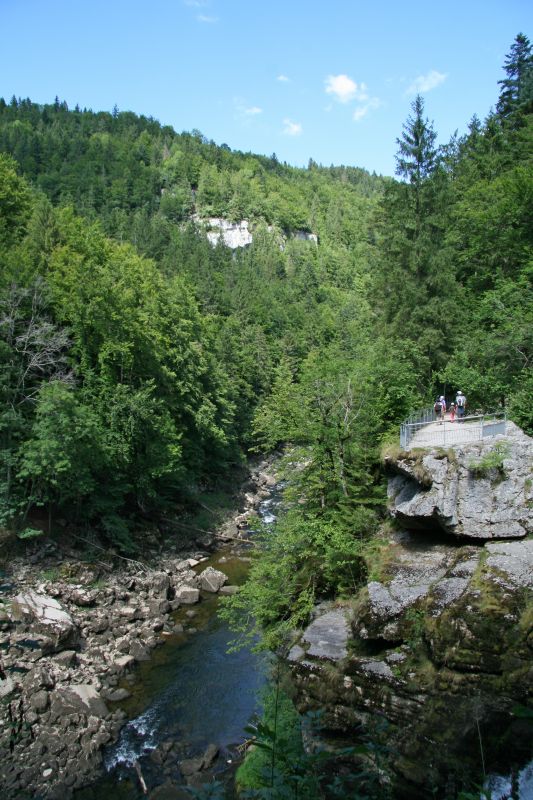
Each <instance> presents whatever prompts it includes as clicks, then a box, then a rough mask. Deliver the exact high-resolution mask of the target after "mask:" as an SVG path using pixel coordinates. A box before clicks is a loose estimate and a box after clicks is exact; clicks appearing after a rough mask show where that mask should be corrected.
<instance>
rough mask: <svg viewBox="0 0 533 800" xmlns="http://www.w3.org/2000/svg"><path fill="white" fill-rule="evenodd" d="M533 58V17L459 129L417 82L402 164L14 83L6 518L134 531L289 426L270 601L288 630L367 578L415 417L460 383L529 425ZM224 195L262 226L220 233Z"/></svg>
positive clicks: (269, 564)
mask: <svg viewBox="0 0 533 800" xmlns="http://www.w3.org/2000/svg"><path fill="white" fill-rule="evenodd" d="M532 64H533V58H532V49H531V45H530V42H529V40H528V39H527V37H526V36H524V35H523V34H519V35H518V36H517V37H516V40H515V42H514V43H513V45H512V47H511V49H510V52H509V55H508V56H507V59H506V62H505V65H504V77H503V79H502V80H501V81H500V87H499V96H498V97H495V99H496V106H495V110H494V111H491V112H490V113H489V114H488V116H487V118H486V119H485V120H484V121H483V122H482V121H480V120H479V119H477V118H475V117H474V118H473V119H472V120H471V122H470V124H469V128H468V133H467V134H466V135H464V136H461V137H459V136H455V137H454V138H453V139H452V140H451V141H450V142H449V143H448V144H447V145H445V146H440V147H438V146H437V145H436V138H437V132H436V131H435V130H434V127H433V124H432V123H431V122H430V120H429V119H428V117H427V116H426V113H427V112H426V109H425V107H424V102H423V100H422V98H421V97H417V98H416V100H415V101H414V103H413V105H412V108H411V112H410V115H409V116H408V118H407V120H406V123H405V125H404V129H403V131H401V132H398V134H399V136H398V140H397V145H398V152H397V175H398V179H397V180H394V179H389V178H382V177H379V176H376V175H370V174H369V173H368V172H366V171H365V170H362V169H357V168H352V167H345V166H341V167H333V166H332V167H322V166H319V165H318V164H316V163H314V162H313V161H310V163H309V165H308V167H307V169H296V168H293V167H290V166H288V165H287V164H282V163H280V162H279V160H278V159H277V158H276V156H275V155H272V156H271V157H270V158H267V157H263V156H257V155H253V154H250V153H241V152H235V151H232V150H231V149H230V148H229V147H228V146H227V145H221V146H218V145H216V144H215V143H214V142H211V141H208V140H206V139H205V137H204V136H203V135H202V134H201V133H199V132H198V131H193V132H192V133H182V134H177V133H175V132H174V131H173V130H172V129H171V128H169V127H165V126H162V125H160V124H159V123H158V122H156V121H155V120H153V119H151V118H146V117H142V116H141V117H139V116H136V115H135V114H133V113H130V112H120V111H119V110H118V109H114V111H113V112H112V113H106V112H100V113H94V112H92V111H89V110H85V109H84V110H81V109H80V108H78V107H76V108H75V109H74V110H69V109H68V108H67V105H66V103H64V102H60V101H59V100H58V99H56V102H55V103H53V104H51V105H38V104H36V103H33V102H31V101H30V100H29V99H28V100H23V99H17V98H15V97H13V98H12V99H11V101H7V102H6V101H5V100H2V99H0V213H1V216H0V263H1V272H0V307H1V310H0V394H1V403H0V437H1V444H0V524H1V525H2V526H4V527H8V528H13V529H15V530H17V531H19V533H20V534H21V535H24V533H25V532H28V531H29V532H30V533H31V530H32V524H33V523H32V519H33V516H32V515H35V513H36V510H38V509H43V513H44V514H45V515H46V516H47V518H48V520H49V523H50V524H52V522H53V520H54V519H57V518H62V519H65V520H67V521H68V522H70V523H72V524H75V525H79V526H91V527H92V528H93V529H97V530H99V531H100V534H101V535H102V536H103V537H104V538H106V539H107V541H108V542H109V543H111V544H113V545H114V546H116V547H119V548H121V549H122V550H123V551H132V550H134V549H135V548H136V547H138V546H139V545H140V544H141V543H140V542H139V540H138V538H137V537H136V533H135V532H136V529H137V527H138V520H139V519H140V518H143V517H145V516H146V515H154V514H157V513H161V512H167V511H168V510H169V509H170V510H172V509H176V508H177V507H179V508H182V507H183V506H187V505H190V504H194V498H195V493H196V492H197V491H198V487H202V486H206V485H212V484H214V483H216V481H217V478H218V477H219V476H220V475H223V474H224V473H226V472H227V470H228V469H229V468H231V467H232V466H233V465H238V464H239V463H242V461H243V459H244V458H245V457H246V455H247V454H248V453H249V452H250V451H252V450H254V449H255V450H256V451H261V452H265V451H269V450H272V449H274V448H276V447H278V446H279V445H281V444H283V443H285V442H291V443H293V444H294V445H297V446H300V447H302V448H304V452H305V459H304V462H303V463H304V464H305V467H304V469H303V470H302V471H301V473H300V477H299V481H300V484H299V485H298V486H296V487H295V488H296V491H298V492H301V491H304V494H305V500H306V502H305V504H303V505H302V504H298V505H297V506H295V509H294V510H293V511H292V512H291V513H290V514H289V515H288V517H287V519H286V521H285V522H284V523H283V525H282V526H281V528H282V531H283V537H284V542H285V545H284V549H283V557H282V556H281V555H280V552H279V547H280V546H281V545H279V544H278V545H276V541H278V542H279V541H280V539H277V540H275V541H274V543H273V544H272V551H271V553H270V556H268V557H267V558H266V560H265V561H264V567H263V568H264V569H265V570H266V571H267V572H268V573H269V577H270V581H269V583H268V586H269V596H268V597H267V598H265V597H264V596H262V598H261V599H260V601H259V600H258V602H257V607H256V609H255V612H256V616H257V619H258V622H259V624H261V625H262V626H263V627H264V628H266V629H267V630H268V629H269V627H270V628H272V629H273V630H274V631H275V636H278V635H279V633H280V622H279V621H280V620H282V624H281V628H283V626H285V627H290V626H291V625H293V624H294V622H295V621H298V620H299V619H301V618H303V617H304V616H305V614H306V613H307V611H308V609H309V608H310V605H311V604H312V602H313V600H314V598H315V597H316V596H319V595H320V593H321V592H323V591H330V590H331V589H332V588H333V589H338V588H339V587H342V585H343V582H345V581H346V580H352V579H353V569H354V566H356V567H358V565H359V561H358V560H357V546H359V545H358V544H357V543H358V542H360V541H362V540H363V539H366V538H367V537H368V536H369V535H371V533H372V531H373V530H374V529H375V527H376V526H377V524H378V522H379V519H380V515H381V514H382V513H383V512H382V506H383V486H382V484H383V481H382V476H381V470H380V464H379V451H380V446H381V445H382V444H383V442H385V441H387V440H390V439H391V438H393V437H395V436H396V432H397V426H398V423H399V422H400V421H401V420H402V419H403V418H404V417H405V416H406V415H407V414H408V413H410V412H411V411H412V410H413V409H416V408H417V407H419V406H421V405H424V404H425V403H427V402H428V400H430V399H431V397H432V396H433V395H434V394H435V393H436V392H442V391H444V390H445V389H446V391H447V392H448V393H451V392H454V391H455V390H456V389H459V388H461V389H462V390H463V391H465V393H466V394H467V395H468V399H469V404H470V408H472V409H475V408H480V409H486V410H487V409H491V408H495V407H502V406H505V408H506V409H507V411H508V413H509V415H510V416H511V417H512V418H513V419H514V420H515V421H516V422H517V423H519V424H520V425H522V426H523V427H524V428H525V429H526V430H528V431H529V432H531V431H533V406H532V404H531V397H532V396H533V378H532V372H531V359H532V356H533V302H532V300H533V289H532V277H533V271H532V269H533V265H532V261H531V245H532V217H531V207H532V199H533V182H532V169H531V154H532V148H531V143H532V123H533V66H532ZM496 94H497V90H496V87H495V96H496ZM215 215H216V216H220V217H224V218H227V219H228V220H233V221H239V220H242V219H246V220H249V222H250V225H251V228H252V230H253V243H252V244H251V245H250V246H249V247H247V248H242V249H238V250H231V249H230V248H228V247H226V246H225V245H224V244H222V243H220V244H218V245H217V246H216V247H212V246H211V244H210V243H209V242H208V241H207V239H206V236H205V232H204V230H203V229H202V226H201V225H199V223H198V220H202V219H207V218H208V217H210V216H215ZM297 231H306V232H312V233H314V234H316V236H317V237H318V243H315V241H313V240H304V239H302V238H298V237H297V236H295V235H294V234H295V233H296V232H297ZM302 487H305V489H303V488H302ZM304 529H305V535H304V534H303V530H304ZM28 535H29V534H28ZM288 541H289V542H290V543H291V546H290V547H287V542H288ZM287 553H290V555H287ZM295 566H296V569H295ZM302 571H305V572H306V573H307V574H309V575H311V576H312V578H311V579H310V580H302V576H301V572H302ZM280 586H283V588H284V591H283V592H280V591H279V589H280ZM302 587H304V588H302ZM287 609H291V612H290V613H288V611H287Z"/></svg>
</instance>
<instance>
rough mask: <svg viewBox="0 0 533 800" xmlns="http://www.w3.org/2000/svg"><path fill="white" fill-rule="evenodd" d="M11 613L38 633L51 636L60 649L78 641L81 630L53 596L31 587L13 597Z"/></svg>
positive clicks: (71, 645)
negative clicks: (35, 590) (40, 592)
mask: <svg viewBox="0 0 533 800" xmlns="http://www.w3.org/2000/svg"><path fill="white" fill-rule="evenodd" d="M11 613H12V616H13V618H14V619H15V620H18V621H20V622H26V623H28V624H29V625H31V627H32V629H33V630H34V631H36V632H37V633H43V634H44V635H45V636H47V637H50V638H51V639H52V640H53V642H54V645H55V647H56V649H58V650H60V649H65V648H68V647H73V646H74V645H76V644H77V642H78V638H79V631H78V628H77V626H76V624H75V622H74V620H73V619H72V617H71V616H70V614H69V613H68V611H66V610H65V609H64V608H63V606H62V605H61V604H60V603H59V602H58V601H57V600H55V599H54V598H53V597H49V596H48V595H46V594H38V593H37V592H34V591H33V590H31V589H30V590H28V591H27V592H24V593H22V594H18V595H17V596H16V597H15V598H14V599H13V602H12V605H11Z"/></svg>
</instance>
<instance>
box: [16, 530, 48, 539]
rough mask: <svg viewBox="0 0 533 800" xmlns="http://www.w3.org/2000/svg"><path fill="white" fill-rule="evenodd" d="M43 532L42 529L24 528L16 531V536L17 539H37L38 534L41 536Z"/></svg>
mask: <svg viewBox="0 0 533 800" xmlns="http://www.w3.org/2000/svg"><path fill="white" fill-rule="evenodd" d="M43 534H44V531H42V530H40V529H39V528H24V530H22V531H19V532H18V533H17V537H18V538H19V539H38V538H39V536H43Z"/></svg>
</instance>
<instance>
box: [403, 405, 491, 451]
mask: <svg viewBox="0 0 533 800" xmlns="http://www.w3.org/2000/svg"><path fill="white" fill-rule="evenodd" d="M432 423H433V424H432ZM506 423H507V417H506V414H505V412H504V411H497V412H495V413H485V414H469V415H468V416H466V417H457V416H456V417H455V419H454V420H453V421H452V420H451V419H450V418H449V417H446V416H445V417H444V418H443V419H442V420H440V419H437V415H436V413H435V411H434V410H433V408H432V407H431V408H430V407H428V408H424V409H421V410H420V411H417V412H415V413H414V414H411V416H410V417H408V418H407V419H406V421H405V422H403V423H402V424H401V425H400V446H401V448H402V450H409V448H410V447H411V446H415V447H432V446H436V447H438V446H440V447H448V446H450V445H454V444H466V443H467V442H475V441H479V440H481V439H486V438H488V437H489V436H497V435H498V434H505V431H506ZM429 426H431V427H429ZM413 440H415V441H413Z"/></svg>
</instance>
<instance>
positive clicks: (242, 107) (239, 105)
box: [233, 97, 263, 126]
mask: <svg viewBox="0 0 533 800" xmlns="http://www.w3.org/2000/svg"><path fill="white" fill-rule="evenodd" d="M233 107H234V109H235V112H236V117H237V119H240V120H241V122H242V123H243V124H245V125H246V126H248V125H250V124H251V121H252V118H253V117H256V116H257V115H258V114H262V113H263V109H262V108H260V107H259V106H253V105H250V103H247V102H246V100H245V99H244V97H234V98H233Z"/></svg>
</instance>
